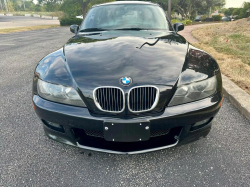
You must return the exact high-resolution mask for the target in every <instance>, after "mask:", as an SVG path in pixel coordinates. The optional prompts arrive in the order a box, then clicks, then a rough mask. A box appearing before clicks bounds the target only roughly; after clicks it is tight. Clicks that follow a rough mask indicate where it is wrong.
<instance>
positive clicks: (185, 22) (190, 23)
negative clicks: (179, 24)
mask: <svg viewBox="0 0 250 187" xmlns="http://www.w3.org/2000/svg"><path fill="white" fill-rule="evenodd" d="M192 23H193V22H192V21H191V20H189V19H188V20H185V21H184V25H192Z"/></svg>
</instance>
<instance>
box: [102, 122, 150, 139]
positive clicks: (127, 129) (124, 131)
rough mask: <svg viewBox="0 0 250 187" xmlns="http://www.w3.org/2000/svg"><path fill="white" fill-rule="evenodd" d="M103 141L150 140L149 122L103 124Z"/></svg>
mask: <svg viewBox="0 0 250 187" xmlns="http://www.w3.org/2000/svg"><path fill="white" fill-rule="evenodd" d="M103 132H104V139H105V140H107V141H113V142H139V141H147V140H149V139H150V122H148V121H147V122H139V123H112V122H104V124H103Z"/></svg>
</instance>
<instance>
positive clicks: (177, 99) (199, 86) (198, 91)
mask: <svg viewBox="0 0 250 187" xmlns="http://www.w3.org/2000/svg"><path fill="white" fill-rule="evenodd" d="M216 88H217V79H216V76H214V77H212V78H209V79H207V80H204V81H200V82H196V83H191V84H188V85H181V86H179V87H178V88H177V90H176V92H175V94H174V97H173V98H172V100H171V101H170V103H169V105H168V106H174V105H179V104H184V103H189V102H192V101H197V100H200V99H204V98H206V97H209V96H211V95H213V94H214V93H215V92H216Z"/></svg>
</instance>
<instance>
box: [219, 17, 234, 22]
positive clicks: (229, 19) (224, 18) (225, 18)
mask: <svg viewBox="0 0 250 187" xmlns="http://www.w3.org/2000/svg"><path fill="white" fill-rule="evenodd" d="M221 21H232V19H231V18H230V17H223V18H222V19H221Z"/></svg>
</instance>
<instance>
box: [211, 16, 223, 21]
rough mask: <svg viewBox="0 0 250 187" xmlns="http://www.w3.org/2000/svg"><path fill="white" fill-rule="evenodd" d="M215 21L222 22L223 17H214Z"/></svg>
mask: <svg viewBox="0 0 250 187" xmlns="http://www.w3.org/2000/svg"><path fill="white" fill-rule="evenodd" d="M212 17H213V19H214V21H221V20H222V16H221V15H214V16H212Z"/></svg>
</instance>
